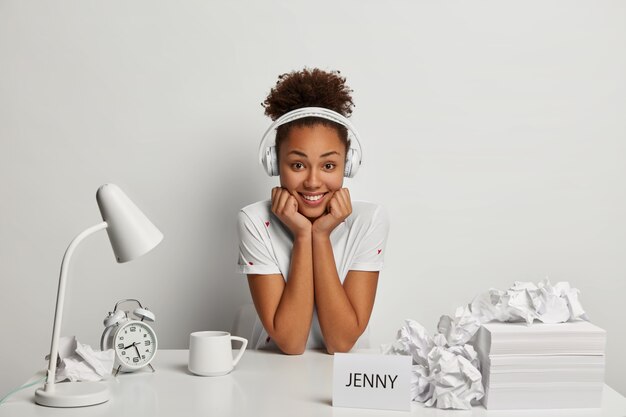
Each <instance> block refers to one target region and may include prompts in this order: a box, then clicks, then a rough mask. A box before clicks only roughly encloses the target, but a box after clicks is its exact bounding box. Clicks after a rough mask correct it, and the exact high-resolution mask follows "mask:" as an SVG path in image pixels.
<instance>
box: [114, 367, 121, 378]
mask: <svg viewBox="0 0 626 417" xmlns="http://www.w3.org/2000/svg"><path fill="white" fill-rule="evenodd" d="M120 369H122V365H120V366H118V367H117V369H116V370H115V375H113V376H117V374H119V373H120Z"/></svg>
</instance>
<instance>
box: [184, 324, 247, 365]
mask: <svg viewBox="0 0 626 417" xmlns="http://www.w3.org/2000/svg"><path fill="white" fill-rule="evenodd" d="M231 340H237V341H239V342H241V343H242V345H241V348H240V349H239V354H238V355H237V357H236V358H235V359H233V350H232V347H231V344H230V341H231ZM246 346H248V340H246V339H244V338H243V337H237V336H231V335H230V333H228V332H194V333H191V334H190V335H189V365H188V367H189V371H190V372H193V373H194V374H196V375H201V376H220V375H226V374H228V373H230V371H232V370H233V368H234V367H235V365H237V362H239V359H241V357H242V356H243V353H244V352H245V350H246Z"/></svg>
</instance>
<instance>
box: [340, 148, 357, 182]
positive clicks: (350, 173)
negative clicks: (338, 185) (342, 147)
mask: <svg viewBox="0 0 626 417" xmlns="http://www.w3.org/2000/svg"><path fill="white" fill-rule="evenodd" d="M360 165H361V161H360V159H359V153H358V152H357V150H356V149H354V148H350V149H348V153H347V155H346V165H345V169H344V172H343V176H344V177H346V178H354V176H355V175H356V173H357V171H358V170H359V166H360Z"/></svg>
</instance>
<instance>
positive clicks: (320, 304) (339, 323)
mask: <svg viewBox="0 0 626 417" xmlns="http://www.w3.org/2000/svg"><path fill="white" fill-rule="evenodd" d="M312 243H313V245H312V248H313V284H314V293H315V304H316V306H317V316H318V318H319V323H320V328H321V330H322V335H323V336H324V341H325V343H326V348H327V350H328V352H329V353H335V352H346V351H348V350H350V349H351V348H352V346H354V344H355V343H356V341H357V340H358V338H359V336H360V335H361V334H362V333H363V331H364V330H365V326H366V325H367V323H360V322H359V318H358V316H357V314H356V312H355V310H354V308H353V306H352V304H351V303H350V299H349V298H348V296H347V294H346V292H345V290H344V288H343V286H342V285H341V281H340V280H339V275H338V274H337V267H336V265H335V258H334V254H333V249H332V245H331V242H330V238H329V236H328V235H326V234H316V233H313V235H312Z"/></svg>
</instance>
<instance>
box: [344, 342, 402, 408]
mask: <svg viewBox="0 0 626 417" xmlns="http://www.w3.org/2000/svg"><path fill="white" fill-rule="evenodd" d="M411 365H412V358H411V357H410V356H399V355H376V354H361V353H335V355H334V360H333V407H354V408H377V409H383V410H405V411H408V410H410V409H411V394H410V381H411Z"/></svg>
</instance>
